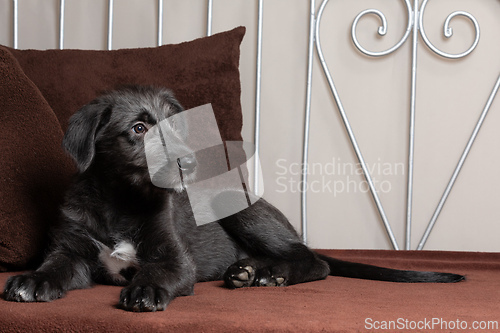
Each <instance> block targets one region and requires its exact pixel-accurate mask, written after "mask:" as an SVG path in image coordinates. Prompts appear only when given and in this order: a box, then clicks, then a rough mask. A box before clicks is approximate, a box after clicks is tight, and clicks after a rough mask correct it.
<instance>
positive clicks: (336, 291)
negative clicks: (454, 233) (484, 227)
mask: <svg viewBox="0 0 500 333" xmlns="http://www.w3.org/2000/svg"><path fill="white" fill-rule="evenodd" d="M321 252H323V253H325V254H328V255H331V256H335V257H337V258H340V259H346V260H354V261H360V262H365V263H371V264H377V265H384V266H389V267H394V268H403V269H418V270H440V271H449V272H456V273H461V274H465V275H466V276H467V281H465V282H460V283H456V284H403V283H389V282H378V281H366V280H357V279H347V278H340V277H328V278H327V279H326V280H323V281H316V282H310V283H305V284H301V285H296V286H290V287H284V288H279V287H273V288H247V289H239V290H228V289H225V288H223V287H222V282H220V281H216V282H206V283H199V284H197V285H196V286H195V295H194V296H189V297H182V298H178V299H176V300H174V301H173V302H172V303H171V304H170V306H169V307H168V308H167V310H166V311H164V312H159V313H129V312H125V311H123V310H119V309H117V308H116V307H115V305H116V303H117V300H118V296H119V293H120V289H121V288H120V287H114V286H96V287H94V288H92V289H88V290H76V291H71V292H69V293H68V295H67V296H66V297H65V298H63V299H61V300H58V301H54V302H52V303H38V304H22V303H11V302H6V301H3V300H0V331H1V332H21V331H26V332H31V331H35V330H36V331H42V332H53V331H64V332H77V331H78V332H85V331H88V332H120V333H121V332H153V331H154V332H158V331H162V332H164V331H180V332H184V331H186V332H417V331H418V332H432V331H435V332H499V331H500V327H499V325H500V308H499V303H500V253H470V252H429V251H424V252H407V251H402V252H396V251H378V250H377V251H374V250H328V251H321ZM12 274H13V273H2V274H0V285H1V286H3V284H4V283H5V280H6V279H7V277H8V276H10V275H12Z"/></svg>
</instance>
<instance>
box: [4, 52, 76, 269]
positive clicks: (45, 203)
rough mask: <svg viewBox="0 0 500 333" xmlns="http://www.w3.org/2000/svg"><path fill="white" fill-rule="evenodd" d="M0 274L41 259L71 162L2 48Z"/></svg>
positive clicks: (34, 93)
mask: <svg viewBox="0 0 500 333" xmlns="http://www.w3.org/2000/svg"><path fill="white" fill-rule="evenodd" d="M0 124H1V126H2V130H0V156H1V159H0V271H4V270H6V269H9V268H12V269H14V268H21V267H25V266H26V265H27V264H28V263H30V262H33V261H34V260H36V259H40V257H41V255H42V254H43V247H44V245H45V241H46V237H45V234H46V232H47V228H48V225H49V223H51V222H52V221H54V220H55V219H56V218H57V206H58V204H59V203H60V201H61V196H62V193H63V191H64V188H65V187H66V185H67V183H68V180H69V179H70V174H72V173H73V163H72V161H71V160H70V159H69V157H68V156H67V155H66V154H65V153H64V151H63V150H62V148H61V140H62V137H63V132H62V130H61V126H60V125H59V123H58V121H57V118H56V116H55V114H54V112H53V111H52V109H51V108H50V106H49V105H48V104H47V102H46V101H45V99H44V98H43V96H42V95H41V93H40V91H39V90H38V89H37V88H36V86H35V85H34V84H33V82H31V81H30V80H29V79H28V78H27V77H26V75H24V73H23V71H22V69H21V67H20V66H19V64H18V63H17V61H16V59H15V58H14V57H12V55H11V54H10V52H9V51H8V50H7V49H6V48H4V47H2V46H0Z"/></svg>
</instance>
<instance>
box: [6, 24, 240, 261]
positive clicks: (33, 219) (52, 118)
mask: <svg viewBox="0 0 500 333" xmlns="http://www.w3.org/2000/svg"><path fill="white" fill-rule="evenodd" d="M244 34H245V28H243V27H239V28H236V29H233V30H231V31H227V32H223V33H220V34H216V35H213V36H210V37H204V38H200V39H196V40H194V41H191V42H185V43H181V44H177V45H164V46H160V47H154V48H141V49H122V50H114V51H90V50H46V51H39V50H14V49H11V48H6V47H2V53H1V69H0V71H1V72H0V76H1V77H0V111H1V112H0V120H1V121H2V122H1V124H2V127H3V131H1V136H0V144H1V146H0V152H1V155H0V156H2V160H1V161H0V186H1V188H0V270H5V269H10V268H16V269H20V268H25V267H26V265H27V263H29V262H33V259H35V258H38V257H37V255H38V254H40V253H42V252H43V246H44V240H45V239H46V230H47V225H48V224H49V223H50V222H51V221H52V220H54V219H55V215H56V214H57V207H58V205H59V203H60V197H61V195H62V193H63V192H64V189H65V188H66V187H67V175H68V174H69V173H73V172H74V167H73V166H72V164H70V163H68V159H67V157H66V155H65V154H64V152H63V150H62V149H61V138H62V135H63V131H64V130H66V127H67V124H68V119H69V117H71V115H72V114H73V113H74V112H75V111H76V110H78V109H79V108H80V107H81V106H83V105H85V104H87V103H88V102H89V101H91V100H92V99H94V98H95V97H97V96H98V95H100V94H102V93H104V92H106V91H109V90H113V89H115V88H118V87H120V86H123V85H130V84H152V85H161V86H164V87H167V88H169V89H171V90H172V91H173V92H174V94H175V95H176V97H177V98H178V100H179V101H180V102H181V104H182V105H183V106H184V107H185V108H186V109H189V108H192V107H195V106H199V105H203V104H207V103H211V104H212V106H213V109H214V113H215V116H216V119H217V123H218V126H219V128H220V129H221V135H222V138H223V139H224V140H241V128H242V114H241V103H240V93H241V87H240V81H239V69H238V68H239V54H240V51H239V46H240V44H241V41H242V39H243V36H244ZM11 54H12V55H13V56H14V57H15V58H13V57H11ZM16 59H17V61H16ZM19 65H20V66H19ZM21 68H22V69H21ZM37 88H38V89H37ZM40 92H41V94H40ZM47 102H48V104H47ZM51 108H52V109H51ZM52 110H53V111H52ZM61 128H62V130H61Z"/></svg>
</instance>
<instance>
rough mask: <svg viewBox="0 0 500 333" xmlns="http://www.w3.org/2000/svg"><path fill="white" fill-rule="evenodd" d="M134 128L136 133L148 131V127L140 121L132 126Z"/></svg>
mask: <svg viewBox="0 0 500 333" xmlns="http://www.w3.org/2000/svg"><path fill="white" fill-rule="evenodd" d="M132 130H133V131H134V133H136V134H144V133H146V132H147V130H148V129H147V128H146V125H144V124H142V123H139V124H135V125H134V127H132Z"/></svg>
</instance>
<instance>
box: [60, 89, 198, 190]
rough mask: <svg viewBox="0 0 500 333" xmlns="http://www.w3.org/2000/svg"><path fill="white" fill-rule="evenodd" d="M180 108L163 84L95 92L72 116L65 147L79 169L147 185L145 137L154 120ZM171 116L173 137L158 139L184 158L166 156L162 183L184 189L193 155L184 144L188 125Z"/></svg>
mask: <svg viewBox="0 0 500 333" xmlns="http://www.w3.org/2000/svg"><path fill="white" fill-rule="evenodd" d="M182 111H183V108H182V106H181V105H180V104H179V102H178V101H177V100H176V99H175V98H174V97H173V95H172V93H171V92H170V91H169V90H166V89H163V88H158V87H151V86H136V87H128V88H123V89H120V90H116V91H114V92H111V93H109V94H107V95H103V96H101V97H98V98H97V99H95V100H93V101H92V102H90V103H89V104H87V105H85V106H84V107H82V108H81V109H80V110H78V111H77V112H76V113H75V114H74V115H73V116H72V117H71V119H70V122H69V126H68V130H67V131H66V133H65V135H64V139H63V146H64V148H65V149H66V150H67V151H68V153H69V154H70V155H71V156H72V157H73V159H74V160H75V162H76V164H77V166H78V170H79V172H80V173H85V172H90V173H93V174H98V175H99V174H100V175H102V176H104V177H107V176H109V177H111V178H116V177H118V178H119V179H123V180H126V181H128V182H130V183H131V184H134V185H146V183H148V184H151V179H150V176H149V172H148V165H147V160H146V154H145V151H144V150H145V149H144V137H145V135H146V133H147V132H148V131H149V130H150V129H152V128H153V127H155V125H157V124H159V123H160V122H162V121H163V120H165V119H167V118H169V117H170V116H173V115H175V114H178V113H180V112H182ZM175 119H176V120H175V122H170V124H171V126H169V127H168V130H169V133H168V136H165V137H166V138H171V139H172V140H164V139H163V142H162V144H163V146H164V148H165V149H166V150H170V151H172V152H175V156H184V157H182V158H176V159H171V160H167V161H165V165H164V169H166V172H164V173H163V175H164V177H166V179H164V180H163V182H164V183H165V184H167V186H166V187H169V188H173V189H176V190H182V187H183V186H182V182H183V180H184V181H187V180H189V179H190V178H193V177H194V174H195V168H196V159H195V157H194V154H193V152H192V151H191V150H190V149H189V148H188V147H187V146H186V145H184V144H183V141H184V140H185V138H186V136H187V135H188V133H187V131H188V129H187V125H186V124H185V123H184V122H183V121H182V117H175ZM155 129H156V128H155ZM173 139H175V140H173ZM167 141H170V142H167Z"/></svg>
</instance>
